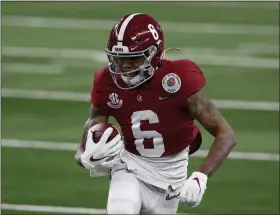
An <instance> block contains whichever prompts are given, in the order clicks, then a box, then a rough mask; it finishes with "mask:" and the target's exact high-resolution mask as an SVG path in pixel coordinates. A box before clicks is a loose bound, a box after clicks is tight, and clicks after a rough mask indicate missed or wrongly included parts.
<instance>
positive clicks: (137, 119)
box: [131, 110, 165, 157]
mask: <svg viewBox="0 0 280 215" xmlns="http://www.w3.org/2000/svg"><path fill="white" fill-rule="evenodd" d="M142 120H149V123H150V124H154V123H159V119H158V116H157V114H156V113H155V112H153V111H151V110H143V111H136V112H134V113H133V114H132V116H131V124H132V133H133V136H134V138H135V139H136V140H135V141H134V143H135V145H136V149H137V151H138V152H139V153H140V155H142V156H145V157H160V156H161V155H162V154H163V153H164V151H165V148H164V143H163V137H162V135H161V134H160V133H158V132H157V131H155V130H152V131H141V129H140V125H141V121H142ZM151 138H152V139H153V145H154V148H152V149H145V147H144V143H143V141H144V139H151Z"/></svg>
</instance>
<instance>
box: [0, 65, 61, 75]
mask: <svg viewBox="0 0 280 215" xmlns="http://www.w3.org/2000/svg"><path fill="white" fill-rule="evenodd" d="M2 72H7V73H23V74H37V75H38V74H39V75H40V74H49V75H53V74H60V73H62V72H63V68H62V66H60V65H50V64H30V63H2Z"/></svg>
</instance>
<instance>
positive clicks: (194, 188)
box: [168, 172, 208, 208]
mask: <svg viewBox="0 0 280 215" xmlns="http://www.w3.org/2000/svg"><path fill="white" fill-rule="evenodd" d="M207 179H208V177H207V175H205V174H203V173H201V172H193V174H192V175H191V176H190V177H189V178H188V179H187V180H186V181H185V182H184V185H183V187H181V188H178V189H176V190H175V191H172V192H170V193H169V195H168V198H169V199H172V198H174V197H177V198H179V199H180V202H181V203H183V204H185V205H188V206H191V207H193V208H194V207H196V206H198V205H199V204H200V202H201V200H202V197H203V195H204V192H205V190H206V183H207Z"/></svg>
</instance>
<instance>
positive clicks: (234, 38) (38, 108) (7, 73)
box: [1, 2, 279, 214]
mask: <svg viewBox="0 0 280 215" xmlns="http://www.w3.org/2000/svg"><path fill="white" fill-rule="evenodd" d="M1 12H2V26H1V33H2V61H1V63H2V68H1V69H2V73H1V74H2V98H1V100H2V118H1V121H2V156H1V160H2V189H1V191H2V213H3V214H22V213H23V211H28V210H29V211H33V212H28V214H42V213H44V214H45V213H46V212H53V213H55V214H59V211H60V212H66V213H71V212H72V213H76V214H86V213H92V214H94V213H95V214H96V213H99V214H100V213H104V212H105V210H104V209H105V207H106V199H107V192H108V184H109V183H108V182H109V181H108V176H102V177H96V178H90V177H89V173H88V172H87V171H86V170H84V169H82V168H79V167H78V166H77V165H76V164H75V162H74V151H75V149H76V147H77V145H78V144H79V141H80V137H81V133H82V128H83V124H84V122H85V120H86V119H87V118H88V115H89V105H90V104H89V90H90V86H91V83H92V78H93V74H94V72H95V71H96V70H97V69H99V68H101V67H103V66H106V65H107V60H106V56H105V54H104V46H105V43H106V40H107V38H108V34H109V31H110V29H111V28H112V26H113V25H114V24H115V23H116V22H117V21H118V20H119V19H120V18H121V17H122V16H124V15H126V14H129V13H136V12H142V13H148V14H150V15H152V16H153V17H154V18H155V19H157V20H158V21H159V22H160V23H161V25H162V28H163V31H164V32H165V45H166V48H167V47H179V48H181V52H176V51H175V52H169V53H168V58H170V59H176V58H188V59H191V60H193V61H195V62H196V63H197V64H198V65H199V66H200V67H201V68H202V70H203V71H204V73H205V76H206V79H207V86H206V89H205V92H206V94H207V96H208V97H209V98H212V99H214V100H215V102H216V103H217V105H218V106H219V107H220V109H221V112H222V113H223V114H224V116H225V117H226V118H227V119H228V121H229V122H230V124H231V125H232V126H233V128H234V129H235V131H236V134H237V143H238V144H237V146H236V148H235V149H234V152H233V153H232V154H231V156H230V158H229V159H228V160H227V161H226V162H225V163H224V164H223V166H222V167H221V168H220V169H219V171H218V172H217V173H216V174H215V175H214V176H213V177H212V178H211V179H210V180H209V184H208V189H207V192H206V194H205V196H204V199H203V201H202V203H201V205H200V207H198V208H195V209H189V208H187V207H184V206H180V209H179V212H180V213H192V214H198V213H208V214H249V213H250V214H258V213H259V214H278V213H279V23H278V21H279V3H278V2H270V3H264V2H258V3H256V2H251V3H249V2H247V3H241V2H231V3H226V2H198V3H193V2H177V3H166V2H157V3H156V2H154V3H148V2H146V3H144V2H143V3H139V2H138V3H124V2H123V3H115V2H107V3H106V2H103V3H101V2H1ZM110 120H111V122H113V123H116V122H115V121H114V119H110ZM171 126H172V125H171ZM203 134H204V141H203V146H202V149H203V150H201V151H199V152H198V153H197V154H196V155H194V156H192V157H191V159H190V170H189V171H190V172H191V171H193V170H194V169H195V168H196V167H197V166H198V165H199V163H200V162H201V161H202V159H203V158H202V156H204V154H205V153H206V150H207V149H208V148H209V146H210V145H211V143H212V140H213V138H212V137H210V136H209V135H208V134H207V133H206V132H205V131H204V130H203ZM36 205H37V206H40V207H35V206H36ZM54 206H60V207H62V208H57V207H54ZM86 208H88V209H86ZM98 209H100V210H98ZM25 213H26V212H25Z"/></svg>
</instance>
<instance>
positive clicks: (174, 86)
mask: <svg viewBox="0 0 280 215" xmlns="http://www.w3.org/2000/svg"><path fill="white" fill-rule="evenodd" d="M93 82H94V83H93V86H92V88H91V103H92V104H93V105H94V106H95V107H96V108H97V109H99V110H102V112H104V113H105V114H107V115H108V116H112V117H114V118H115V119H116V120H117V122H118V123H119V125H120V126H121V131H122V134H123V136H124V144H125V149H126V150H127V151H129V152H131V153H133V154H136V155H141V156H145V157H163V156H169V155H174V154H177V153H179V152H181V151H182V150H184V149H185V148H187V147H188V146H190V145H191V144H198V145H200V143H201V136H200V132H199V128H198V126H196V125H195V124H194V121H193V118H191V116H190V115H189V114H188V112H187V110H186V108H185V107H184V105H185V103H186V100H187V98H188V97H189V96H191V95H192V94H193V93H195V92H197V91H198V90H200V89H201V88H203V87H204V85H205V78H204V75H203V73H202V72H201V70H200V68H199V67H198V66H197V65H196V64H195V63H194V62H192V61H190V60H163V62H162V65H161V67H160V68H159V69H158V70H157V71H156V72H155V74H154V76H153V77H152V79H150V80H149V81H148V82H147V83H144V84H143V85H141V86H140V87H138V88H136V89H131V90H121V89H119V88H118V87H117V86H116V85H115V83H114V82H113V80H112V77H111V75H110V72H109V69H108V67H105V68H103V69H102V70H100V71H98V72H96V73H95V76H94V81H93ZM198 136H199V137H198ZM196 141H199V143H194V142H196ZM196 148H197V147H196Z"/></svg>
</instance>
